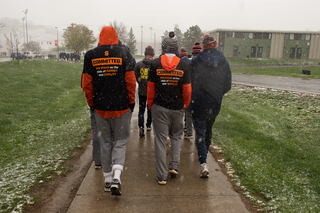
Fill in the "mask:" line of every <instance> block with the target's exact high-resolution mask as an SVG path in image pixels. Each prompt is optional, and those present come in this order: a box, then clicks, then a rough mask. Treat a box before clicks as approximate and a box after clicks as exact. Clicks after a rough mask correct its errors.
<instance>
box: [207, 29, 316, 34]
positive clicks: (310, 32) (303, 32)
mask: <svg viewBox="0 0 320 213" xmlns="http://www.w3.org/2000/svg"><path fill="white" fill-rule="evenodd" d="M210 32H243V33H299V34H320V31H280V30H278V31H277V30H244V29H242V30H241V29H240V30H239V29H215V30H212V31H210Z"/></svg>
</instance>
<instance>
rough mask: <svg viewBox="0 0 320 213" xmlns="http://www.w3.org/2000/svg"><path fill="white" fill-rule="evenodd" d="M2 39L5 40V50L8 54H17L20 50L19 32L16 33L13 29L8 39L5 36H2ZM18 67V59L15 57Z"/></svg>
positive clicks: (21, 36)
mask: <svg viewBox="0 0 320 213" xmlns="http://www.w3.org/2000/svg"><path fill="white" fill-rule="evenodd" d="M4 37H5V38H6V40H7V43H6V45H7V50H8V52H9V53H10V55H11V54H12V53H17V54H18V53H19V52H20V50H21V42H20V39H21V38H23V34H22V33H21V32H16V31H15V30H14V29H12V32H11V33H10V38H9V36H7V35H6V34H4ZM17 59H18V60H17V61H18V66H20V62H19V57H17Z"/></svg>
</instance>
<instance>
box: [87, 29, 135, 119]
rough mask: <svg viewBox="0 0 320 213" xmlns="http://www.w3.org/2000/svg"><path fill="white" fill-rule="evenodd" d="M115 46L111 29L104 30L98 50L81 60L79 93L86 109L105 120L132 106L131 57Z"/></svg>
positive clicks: (133, 78) (133, 75)
mask: <svg viewBox="0 0 320 213" xmlns="http://www.w3.org/2000/svg"><path fill="white" fill-rule="evenodd" d="M117 44H118V36H117V33H116V31H115V30H114V29H113V28H112V27H104V28H103V29H102V31H101V33H100V38H99V46H98V47H96V48H94V49H92V50H90V51H88V52H87V53H86V55H85V58H84V65H83V73H82V89H83V91H84V92H85V96H86V99H87V103H88V106H89V107H94V109H95V110H96V111H97V113H98V114H99V115H100V116H101V117H104V118H110V117H119V116H120V115H122V114H124V113H126V112H127V111H128V110H129V106H130V104H134V103H135V90H136V78H135V74H134V71H133V64H132V60H131V55H130V53H129V51H127V50H126V49H125V48H124V47H120V46H118V45H117Z"/></svg>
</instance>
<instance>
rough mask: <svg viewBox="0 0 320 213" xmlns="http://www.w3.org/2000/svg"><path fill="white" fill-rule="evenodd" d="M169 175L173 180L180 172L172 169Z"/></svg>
mask: <svg viewBox="0 0 320 213" xmlns="http://www.w3.org/2000/svg"><path fill="white" fill-rule="evenodd" d="M169 174H170V176H171V177H172V178H175V177H176V176H177V175H178V170H175V169H170V170H169Z"/></svg>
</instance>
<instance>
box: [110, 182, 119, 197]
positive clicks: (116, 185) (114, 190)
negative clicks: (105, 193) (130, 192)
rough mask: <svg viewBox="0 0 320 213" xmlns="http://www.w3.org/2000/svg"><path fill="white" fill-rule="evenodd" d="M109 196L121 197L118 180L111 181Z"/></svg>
mask: <svg viewBox="0 0 320 213" xmlns="http://www.w3.org/2000/svg"><path fill="white" fill-rule="evenodd" d="M110 188H111V195H116V196H120V195H121V184H120V181H119V180H118V179H113V180H112V182H111V187H110Z"/></svg>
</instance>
